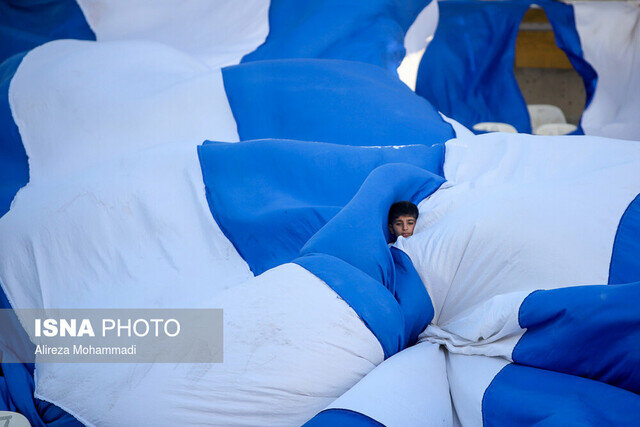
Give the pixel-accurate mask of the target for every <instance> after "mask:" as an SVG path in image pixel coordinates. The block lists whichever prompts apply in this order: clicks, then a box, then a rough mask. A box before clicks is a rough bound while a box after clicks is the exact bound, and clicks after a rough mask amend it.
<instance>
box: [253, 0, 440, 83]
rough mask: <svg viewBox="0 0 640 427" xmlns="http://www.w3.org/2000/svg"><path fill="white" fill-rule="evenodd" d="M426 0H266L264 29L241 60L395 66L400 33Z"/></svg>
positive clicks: (399, 52) (400, 46) (402, 51)
mask: <svg viewBox="0 0 640 427" xmlns="http://www.w3.org/2000/svg"><path fill="white" fill-rule="evenodd" d="M429 2H430V0H406V1H398V0H367V1H357V2H345V1H340V0H324V1H300V0H271V5H270V7H269V35H268V36H267V39H266V40H265V42H264V44H263V45H262V46H260V47H259V48H258V49H256V50H255V51H254V52H252V53H250V54H248V55H246V56H245V57H244V58H243V60H242V61H243V62H249V61H261V60H266V59H285V58H323V59H346V60H352V61H361V62H367V63H370V64H374V65H379V66H381V67H384V68H387V69H388V70H390V71H393V72H395V70H396V69H397V68H398V66H399V65H400V62H402V59H403V58H404V54H405V49H404V35H405V33H406V32H407V30H408V29H409V27H410V26H411V24H412V22H413V21H414V20H415V18H416V17H417V16H418V14H419V13H420V11H421V10H422V9H423V8H425V7H426V6H427V4H429Z"/></svg>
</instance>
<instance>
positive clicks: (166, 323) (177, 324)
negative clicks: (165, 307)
mask: <svg viewBox="0 0 640 427" xmlns="http://www.w3.org/2000/svg"><path fill="white" fill-rule="evenodd" d="M169 322H173V323H175V324H176V333H175V334H173V335H171V334H170V333H169ZM164 333H165V334H167V336H169V337H172V338H173V337H175V336H176V335H178V334H179V333H180V322H178V321H177V320H176V319H169V320H167V321H166V322H165V323H164Z"/></svg>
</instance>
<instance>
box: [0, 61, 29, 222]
mask: <svg viewBox="0 0 640 427" xmlns="http://www.w3.org/2000/svg"><path fill="white" fill-rule="evenodd" d="M24 55H25V54H17V55H14V56H12V57H11V58H9V59H7V60H6V61H5V62H3V63H2V64H0V129H2V132H0V217H2V216H3V215H4V214H5V213H7V211H8V210H9V206H11V201H12V200H13V197H14V196H15V195H16V193H17V192H18V190H19V189H20V188H22V187H24V186H25V185H26V184H27V182H29V161H28V159H27V153H26V151H25V150H24V146H23V145H22V138H21V137H20V132H19V130H18V126H16V123H15V122H14V120H13V115H12V114H11V107H10V106H9V84H10V83H11V79H12V78H13V76H14V75H15V73H16V70H17V69H18V66H19V65H20V63H21V62H22V58H24Z"/></svg>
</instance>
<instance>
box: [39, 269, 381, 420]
mask: <svg viewBox="0 0 640 427" xmlns="http://www.w3.org/2000/svg"><path fill="white" fill-rule="evenodd" d="M212 281H213V277H212ZM150 292H151V291H150ZM157 294H160V291H158V292H155V293H153V295H157ZM190 295H191V302H192V305H197V306H207V307H221V308H223V309H224V363H219V364H175V365H172V364H103V365H94V364H47V365H37V370H36V376H37V381H36V383H37V388H36V396H37V397H40V398H44V399H45V400H48V401H51V402H53V403H55V404H56V405H59V406H61V407H62V408H63V409H65V410H67V411H69V412H70V413H71V414H73V415H74V416H76V417H77V418H78V419H80V420H81V421H83V422H85V423H88V424H96V425H114V426H119V425H205V424H206V425H220V426H231V425H246V426H255V425H301V424H303V423H304V422H305V421H307V420H308V419H310V418H312V417H313V416H314V415H315V414H316V413H317V412H319V411H321V410H322V409H323V408H324V407H326V406H327V405H328V404H329V403H330V402H331V401H333V400H334V399H336V398H337V397H338V396H340V395H342V394H343V393H344V392H345V391H347V390H348V389H349V388H350V387H352V386H353V385H354V384H355V383H356V382H358V381H359V380H360V379H361V378H362V377H364V376H365V375H366V374H367V373H368V372H369V371H371V370H372V369H373V368H374V367H375V366H376V365H378V364H379V363H381V362H382V360H383V357H384V356H383V351H382V347H381V346H380V343H379V342H378V340H377V339H376V338H375V336H374V335H373V334H372V333H371V331H369V329H367V327H366V326H365V325H364V323H363V322H362V320H360V318H359V317H358V315H357V314H356V313H355V312H354V311H353V310H352V309H351V308H350V307H349V306H348V305H347V303H346V302H344V301H343V300H342V299H340V298H337V297H336V294H335V293H334V292H333V291H332V290H331V289H330V288H329V287H328V286H327V285H326V284H325V283H324V282H322V281H321V280H320V279H318V278H317V277H315V276H314V275H312V274H311V273H309V272H308V271H307V270H305V269H303V268H302V267H300V266H298V265H295V264H284V265H282V266H279V267H276V268H274V269H272V270H269V271H267V272H265V273H263V274H262V275H260V276H258V277H255V278H252V279H250V280H249V281H247V282H245V283H243V284H240V285H237V286H235V287H233V288H231V289H228V290H226V291H223V292H221V293H217V294H213V292H210V293H208V294H198V293H193V294H190ZM205 295H206V296H205ZM211 295H213V296H211ZM201 300H204V301H201ZM121 302H122V304H123V305H125V304H126V297H125V296H124V295H123V296H122V298H121ZM78 303H79V304H85V305H86V304H92V303H95V302H94V301H93V300H87V299H84V300H81V301H78Z"/></svg>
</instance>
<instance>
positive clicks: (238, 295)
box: [0, 0, 640, 425]
mask: <svg viewBox="0 0 640 427" xmlns="http://www.w3.org/2000/svg"><path fill="white" fill-rule="evenodd" d="M59 3H60V6H59V7H60V8H55V7H53V6H54V5H56V4H58V3H56V2H33V3H29V4H28V5H25V6H24V7H23V8H22V9H21V8H18V7H16V6H15V5H13V4H11V5H8V6H7V5H5V6H3V7H6V8H7V9H6V10H7V11H9V12H10V14H13V15H11V16H12V17H19V16H21V15H20V13H22V11H24V9H28V10H29V11H30V13H29V14H28V16H29V17H30V18H34V19H35V18H36V17H39V18H38V19H41V18H42V19H44V18H47V17H49V18H50V19H51V22H53V21H55V22H57V23H62V22H67V23H69V25H66V26H63V25H61V26H56V25H53V24H50V25H49V26H46V25H44V24H43V25H42V26H33V27H29V28H33V29H34V32H33V34H35V35H33V34H25V32H24V29H25V28H26V27H24V26H23V27H20V26H19V25H18V24H16V22H18V21H17V20H15V19H12V20H10V21H6V22H5V21H2V25H3V26H2V31H5V30H6V31H7V32H6V34H10V36H11V37H12V40H14V39H15V40H18V41H19V40H22V41H21V42H18V41H16V42H15V43H14V44H12V45H9V44H5V45H4V46H13V47H11V48H10V49H7V51H6V52H5V53H3V54H5V55H6V56H7V58H8V59H7V60H5V61H4V62H3V63H2V65H1V66H0V124H1V127H0V284H1V285H2V291H3V292H2V293H0V302H1V303H2V307H5V308H9V307H14V308H70V309H72V308H83V309H91V308H103V309H108V308H154V309H162V308H168V309H169V308H221V309H223V310H224V319H223V323H224V355H223V362H222V363H218V364H190V363H179V364H161V363H158V364H136V363H132V364H107V363H105V364H99V365H98V364H82V365H81V364H47V363H39V362H38V361H37V360H36V363H35V366H34V365H27V364H7V363H4V364H3V365H2V374H3V376H2V377H0V405H1V406H0V410H11V411H17V412H20V413H22V414H24V415H25V416H27V418H28V419H29V421H30V422H31V423H32V424H33V425H46V424H49V423H54V422H55V423H57V424H58V425H62V424H77V423H82V424H85V425H103V424H107V425H109V424H112V425H131V424H133V425H168V424H174V425H175V424H179V425H184V424H187V425H189V424H215V425H300V424H303V423H305V422H307V421H308V420H312V421H311V425H325V424H331V425H335V424H336V423H339V422H353V423H355V422H362V423H364V425H367V424H368V425H377V424H376V423H378V424H383V425H421V424H422V425H423V424H432V425H451V424H456V423H458V422H461V423H462V424H464V425H467V424H470V425H478V424H482V423H487V424H493V423H500V424H529V423H532V422H538V421H545V420H547V421H550V422H557V423H567V422H575V423H581V422H598V423H634V422H636V421H637V420H636V419H634V417H637V414H638V413H640V411H638V410H637V409H638V407H639V405H640V398H638V396H637V392H638V390H639V388H638V383H639V380H638V378H637V372H636V369H635V367H636V366H637V365H638V360H637V356H636V355H635V353H634V352H633V348H634V345H635V342H637V341H638V337H637V336H636V335H637V334H638V331H640V327H639V325H638V322H639V320H638V316H637V313H636V311H637V310H634V306H633V304H632V303H633V301H635V299H636V293H637V289H638V287H637V285H636V284H634V283H635V282H638V281H640V264H639V263H638V259H640V256H639V254H640V244H639V243H638V239H637V233H638V224H640V222H639V221H640V202H639V200H640V198H639V197H638V194H640V175H639V174H638V172H637V171H638V170H639V168H640V146H638V144H637V142H633V141H624V140H614V139H606V138H599V137H593V136H575V137H534V136H529V135H505V134H489V135H484V136H474V135H469V134H468V132H465V129H464V128H463V127H462V126H460V125H458V124H457V123H455V122H453V123H451V122H450V121H448V120H447V119H445V118H443V117H442V116H441V114H440V113H439V112H438V110H437V109H436V108H435V107H434V106H432V104H431V103H429V102H428V101H427V100H426V99H424V98H422V97H420V96H418V95H416V94H415V93H414V92H413V91H411V89H410V88H409V87H407V85H405V84H404V83H402V81H400V79H399V77H398V74H397V73H396V69H397V67H398V66H399V65H400V63H401V62H402V59H403V55H404V54H403V52H404V50H405V49H406V50H407V51H409V52H410V53H412V52H413V53H415V52H418V53H419V52H420V51H421V49H424V45H423V44H421V43H422V42H420V43H419V42H417V41H415V40H414V41H413V42H412V41H411V40H412V38H411V37H410V35H411V34H413V36H412V37H414V36H415V37H416V40H418V39H420V37H419V36H417V35H416V34H423V35H424V34H428V33H429V31H430V28H433V25H432V24H430V22H431V23H432V22H433V21H431V20H430V19H431V18H432V17H433V13H434V10H435V11H437V9H434V5H428V4H426V3H427V2H423V1H422V2H415V1H411V2H405V3H401V2H396V1H382V0H380V1H375V2H367V3H366V4H364V3H363V4H362V5H360V4H358V5H355V4H350V5H344V4H343V2H332V1H327V2H324V3H319V4H315V3H314V4H312V3H310V2H303V3H300V2H295V4H294V2H286V1H275V0H274V1H273V2H271V3H269V2H262V1H255V2H251V3H250V2H241V3H242V4H239V3H238V2H228V1H218V2H208V1H207V2H205V1H193V2H188V3H185V5H184V7H183V8H181V7H178V6H176V4H177V3H173V2H166V3H162V4H157V5H156V2H153V3H154V8H153V9H151V8H150V6H148V5H149V4H150V2H143V1H139V2H125V3H121V2H109V1H96V2H88V1H87V2H85V1H80V2H79V3H78V4H75V3H73V2H59ZM236 3H238V4H236ZM180 4H182V3H180ZM63 6H64V7H63ZM557 7H559V8H560V7H564V5H562V6H557ZM141 11H143V12H145V13H141ZM152 11H153V13H151V12H152ZM9 12H8V13H9ZM288 12H291V14H289V13H288ZM293 12H295V13H293ZM141 14H142V15H144V16H145V19H142V20H137V19H133V17H134V16H139V15H141ZM7 16H8V15H7ZM291 16H293V17H295V20H289V18H290V17H291ZM80 18H84V19H85V21H82V20H80V21H79V20H78V19H80ZM45 21H46V19H45ZM39 22H40V21H39ZM42 22H44V21H42ZM79 22H85V23H86V24H87V25H86V26H85V25H80V24H79ZM71 23H73V25H71ZM240 23H242V24H243V25H239V24H240ZM295 23H297V24H298V25H295ZM21 25H22V24H21ZM54 27H55V28H66V29H67V30H65V31H66V32H64V33H60V34H62V35H61V36H59V35H58V33H52V32H51V31H50V29H51V28H54ZM78 28H80V29H82V32H78V33H75V34H74V31H75V30H74V29H78ZM88 28H89V29H90V31H88V30H87V29H88ZM211 28H214V29H215V30H211ZM35 29H38V31H35ZM320 29H324V31H320ZM3 34H4V33H3ZM18 35H20V37H22V38H20V37H18ZM36 36H37V37H36ZM60 37H64V38H72V39H71V40H69V39H64V40H59V39H58V38H60ZM94 39H96V40H97V41H96V40H94ZM7 40H8V39H7ZM423 40H424V42H425V44H426V39H423ZM190 41H193V43H191V42H190ZM414 42H415V43H414ZM421 46H422V47H421ZM20 49H30V50H28V51H27V52H26V53H24V52H23V53H20V52H21V51H20ZM585 52H586V48H585ZM405 65H406V63H405ZM409 65H410V64H409ZM418 83H419V82H418ZM596 96H597V93H596V95H594V101H593V102H595V99H596ZM585 120H586V119H585ZM585 123H586V122H585ZM583 124H584V123H583ZM585 129H586V128H585ZM400 200H411V201H413V202H414V203H416V204H417V205H418V207H419V210H420V215H419V218H418V221H417V225H416V230H415V234H414V235H413V236H411V237H408V238H404V237H400V238H398V240H397V241H396V242H395V243H393V244H392V245H390V243H391V240H392V239H391V238H390V237H391V236H390V235H389V231H388V228H387V214H388V210H389V206H390V205H391V204H392V203H394V202H396V201H400ZM587 285H588V286H587ZM20 320H23V321H24V319H20ZM17 326H19V325H17ZM4 338H5V336H0V344H1V345H2V350H3V352H4V351H10V348H11V347H10V346H11V344H12V343H10V342H6V340H5V339H4ZM596 402H597V403H596ZM316 414H319V415H318V416H317V418H314V416H316ZM345 420H346V421H345ZM594 420H595V421H594ZM314 423H315V424H314Z"/></svg>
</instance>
